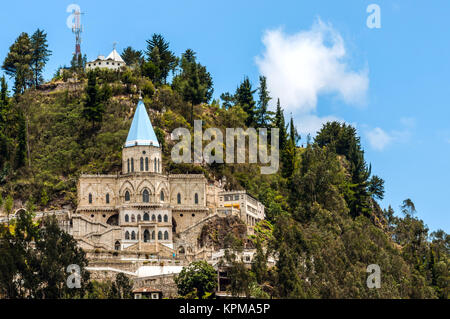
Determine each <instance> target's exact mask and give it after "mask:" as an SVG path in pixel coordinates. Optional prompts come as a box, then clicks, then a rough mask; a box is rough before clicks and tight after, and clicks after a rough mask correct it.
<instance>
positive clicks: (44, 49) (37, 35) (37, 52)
mask: <svg viewBox="0 0 450 319" xmlns="http://www.w3.org/2000/svg"><path fill="white" fill-rule="evenodd" d="M31 50H32V54H31V68H32V70H33V78H34V85H35V86H38V85H39V84H41V83H42V82H43V80H44V78H43V77H42V72H43V70H44V67H45V64H46V63H47V61H48V58H49V56H50V55H51V54H52V51H50V50H49V49H48V43H47V34H46V33H45V32H44V31H43V30H40V29H37V30H36V32H34V33H33V35H32V36H31Z"/></svg>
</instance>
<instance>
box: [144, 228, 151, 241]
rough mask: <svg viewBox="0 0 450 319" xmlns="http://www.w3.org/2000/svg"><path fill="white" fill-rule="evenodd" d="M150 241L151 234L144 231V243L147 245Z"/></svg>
mask: <svg viewBox="0 0 450 319" xmlns="http://www.w3.org/2000/svg"><path fill="white" fill-rule="evenodd" d="M149 241H150V232H149V231H148V229H146V230H144V243H147V242H149Z"/></svg>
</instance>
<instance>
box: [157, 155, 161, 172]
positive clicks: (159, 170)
mask: <svg viewBox="0 0 450 319" xmlns="http://www.w3.org/2000/svg"><path fill="white" fill-rule="evenodd" d="M158 172H161V169H160V162H159V158H158Z"/></svg>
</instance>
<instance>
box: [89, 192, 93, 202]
mask: <svg viewBox="0 0 450 319" xmlns="http://www.w3.org/2000/svg"><path fill="white" fill-rule="evenodd" d="M89 204H92V194H91V193H89Z"/></svg>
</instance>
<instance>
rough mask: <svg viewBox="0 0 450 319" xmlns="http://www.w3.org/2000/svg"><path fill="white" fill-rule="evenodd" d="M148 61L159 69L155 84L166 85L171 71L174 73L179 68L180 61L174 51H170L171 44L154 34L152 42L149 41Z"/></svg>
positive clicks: (159, 35)
mask: <svg viewBox="0 0 450 319" xmlns="http://www.w3.org/2000/svg"><path fill="white" fill-rule="evenodd" d="M145 53H146V55H147V61H148V62H152V64H153V65H154V66H155V67H156V68H157V69H158V71H159V72H156V74H157V76H156V77H155V79H152V80H155V81H154V82H155V83H159V84H166V82H167V76H168V75H169V72H170V71H174V70H175V68H176V67H177V63H178V59H177V57H176V56H175V55H174V53H173V52H172V51H170V50H169V42H167V41H166V40H165V39H164V37H163V36H162V35H161V34H156V33H155V34H153V36H152V38H151V39H150V40H147V50H146V51H145Z"/></svg>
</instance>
